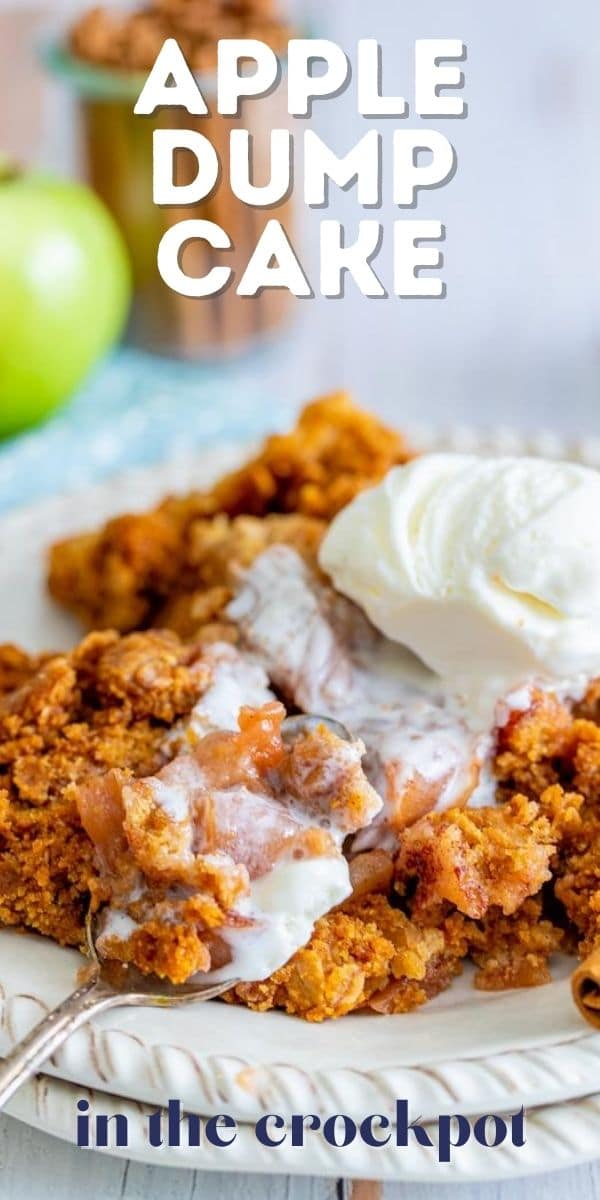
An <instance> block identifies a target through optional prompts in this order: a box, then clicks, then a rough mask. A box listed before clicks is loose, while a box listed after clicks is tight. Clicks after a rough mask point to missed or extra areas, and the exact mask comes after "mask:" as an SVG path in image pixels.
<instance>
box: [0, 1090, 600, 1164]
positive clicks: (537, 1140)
mask: <svg viewBox="0 0 600 1200" xmlns="http://www.w3.org/2000/svg"><path fill="white" fill-rule="evenodd" d="M81 1098H84V1099H86V1100H87V1101H88V1103H89V1105H90V1109H89V1112H90V1115H91V1116H92V1117H93V1116H94V1115H96V1114H99V1113H102V1114H104V1115H106V1116H107V1117H111V1116H114V1115H115V1114H117V1113H121V1114H122V1115H124V1116H125V1117H126V1118H127V1125H128V1139H127V1141H128V1144H127V1146H126V1147H123V1148H121V1149H117V1148H115V1147H113V1146H111V1147H110V1148H108V1149H101V1148H98V1147H95V1146H92V1148H93V1149H98V1152H99V1153H103V1154H109V1155H112V1156H116V1157H121V1158H128V1159H129V1158H130V1159H133V1160H134V1161H136V1162H142V1163H148V1164H151V1165H153V1166H163V1167H179V1168H182V1167H184V1168H187V1169H189V1170H203V1171H225V1172H238V1173H248V1172H251V1173H253V1174H258V1173H260V1174H286V1175H316V1176H320V1177H323V1176H325V1177H329V1178H332V1177H333V1178H339V1177H340V1176H342V1177H344V1178H345V1179H377V1180H382V1181H386V1180H390V1181H393V1180H402V1181H403V1182H417V1181H418V1182H430V1183H469V1182H471V1183H477V1182H482V1181H485V1182H489V1181H490V1180H502V1179H514V1178H518V1177H523V1176H528V1175H537V1174H541V1173H547V1172H548V1171H555V1170H560V1169H564V1168H566V1167H574V1166H577V1165H579V1164H581V1163H585V1162H589V1161H591V1160H593V1159H594V1158H595V1157H596V1150H595V1146H597V1143H598V1138H599V1137H600V1093H594V1094H590V1095H587V1096H584V1097H582V1098H580V1099H579V1100H574V1101H570V1102H568V1103H563V1104H553V1105H541V1106H540V1107H538V1108H535V1109H533V1110H531V1111H530V1112H528V1113H527V1115H526V1126H525V1130H526V1143H525V1145H524V1146H523V1147H520V1148H517V1147H513V1146H512V1145H510V1144H508V1145H507V1144H506V1142H505V1143H504V1144H502V1145H500V1146H497V1147H495V1149H494V1153H493V1154H490V1151H489V1149H488V1148H487V1147H484V1146H481V1145H479V1144H478V1143H477V1142H476V1141H475V1140H474V1139H473V1138H472V1137H471V1138H470V1140H469V1141H468V1142H467V1143H466V1145H464V1146H462V1147H460V1149H458V1150H456V1151H454V1152H453V1159H452V1161H451V1162H450V1163H449V1164H445V1163H439V1162H438V1161H437V1157H436V1151H435V1148H434V1149H433V1150H431V1149H429V1148H427V1147H423V1146H420V1145H418V1144H417V1143H416V1142H415V1141H414V1140H413V1141H412V1142H411V1143H410V1144H409V1146H408V1147H406V1148H404V1147H402V1148H401V1149H398V1148H396V1147H395V1146H394V1145H393V1144H390V1145H388V1146H382V1147H380V1148H379V1149H378V1150H377V1151H374V1150H373V1149H372V1148H369V1147H367V1146H366V1145H364V1144H363V1143H361V1142H360V1141H359V1140H358V1139H357V1140H356V1141H354V1142H353V1143H352V1144H351V1145H349V1146H346V1147H344V1149H343V1150H341V1149H339V1148H335V1147H333V1146H330V1145H328V1144H327V1142H326V1141H325V1140H324V1139H323V1138H322V1137H321V1136H320V1134H318V1135H317V1136H316V1137H313V1139H312V1140H309V1141H308V1142H307V1144H306V1145H305V1146H304V1147H299V1148H296V1149H294V1148H293V1147H291V1146H288V1145H286V1144H285V1143H284V1145H283V1146H279V1147H277V1148H276V1149H269V1148H267V1147H265V1146H263V1145H261V1143H260V1142H259V1141H258V1140H257V1138H256V1136H255V1131H254V1127H253V1125H252V1124H250V1123H244V1122H239V1123H238V1125H237V1130H236V1139H235V1141H234V1142H233V1144H232V1145H231V1146H229V1147H227V1149H217V1148H215V1147H211V1146H209V1145H207V1144H206V1141H205V1140H204V1143H203V1144H202V1145H201V1147H200V1148H198V1149H190V1148H188V1147H181V1148H175V1147H173V1148H168V1147H164V1146H163V1147H161V1148H160V1149H159V1150H154V1149H151V1148H150V1147H149V1146H148V1141H147V1136H146V1124H145V1123H146V1120H147V1117H148V1116H149V1114H150V1112H152V1111H155V1108H153V1107H150V1106H149V1105H144V1104H139V1103H137V1102H135V1101H131V1100H128V1099H126V1098H123V1097H121V1096H117V1095H115V1094H114V1093H109V1092H98V1091H96V1090H95V1089H93V1088H82V1087H77V1086H75V1085H73V1084H70V1083H66V1082H64V1081H63V1080H58V1079H52V1078H50V1077H49V1076H48V1075H38V1076H37V1077H36V1078H35V1079H33V1080H31V1081H30V1082H29V1083H27V1084H25V1085H24V1087H23V1088H21V1090H20V1091H19V1092H18V1093H17V1095H16V1096H15V1097H14V1098H13V1099H12V1100H11V1102H10V1104H9V1105H8V1106H7V1108H6V1112H7V1113H8V1114H9V1115H10V1116H12V1117H15V1118H16V1119H17V1120H19V1121H22V1122H24V1123H25V1124H27V1125H30V1126H33V1127H34V1128H36V1129H39V1130H41V1131H42V1132H44V1133H47V1134H50V1135H51V1136H52V1137H56V1138H59V1139H60V1140H61V1141H65V1142H68V1143H70V1144H72V1145H73V1144H76V1125H75V1121H76V1115H77V1113H76V1109H75V1105H76V1102H77V1100H79V1099H81ZM425 1127H426V1129H427V1131H428V1132H429V1134H430V1137H431V1140H432V1141H434V1143H435V1138H436V1131H435V1126H433V1125H426V1126H425ZM392 1142H393V1139H392Z"/></svg>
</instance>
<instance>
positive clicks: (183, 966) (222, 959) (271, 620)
mask: <svg viewBox="0 0 600 1200" xmlns="http://www.w3.org/2000/svg"><path fill="white" fill-rule="evenodd" d="M596 501H598V502H600V476H599V475H597V474H596V473H595V472H593V471H590V470H588V469H586V468H583V467H578V466H575V465H573V464H567V463H549V462H544V461H543V460H531V459H522V460H519V459H506V458H505V459H495V460H494V459H477V458H475V457H473V456H469V455H447V454H444V455H438V454H429V455H422V456H418V455H415V454H414V453H413V452H412V451H411V449H410V448H409V447H408V446H407V444H406V443H405V441H404V439H403V438H402V437H401V436H400V435H398V434H396V433H393V432H392V431H390V430H388V429H386V428H385V427H384V426H383V425H381V424H380V423H379V422H378V421H377V420H376V419H375V418H374V417H373V416H371V415H368V414H366V413H363V412H361V411H359V410H357V409H356V408H355V407H354V406H353V405H352V404H351V402H350V401H349V400H348V399H347V398H346V397H345V396H343V395H336V396H333V397H329V398H326V399H325V400H320V401H317V402H315V403H314V404H312V405H309V407H308V408H307V409H306V410H305V411H304V413H303V414H302V415H301V417H300V419H299V422H298V425H297V427H296V429H295V430H293V431H292V432H291V433H289V434H285V435H276V436H273V437H271V438H269V439H268V440H267V441H266V443H265V445H264V447H263V448H262V450H261V451H260V452H259V453H258V454H257V455H256V456H255V457H254V458H253V459H252V460H251V461H250V462H249V463H248V464H247V465H246V466H244V467H242V468H241V469H240V470H238V471H236V472H234V473H233V474H230V475H228V476H226V477H225V478H224V479H222V480H221V481H220V482H218V483H217V484H216V485H214V486H213V487H212V488H210V489H207V490H206V491H197V492H194V493H192V494H190V495H187V496H180V497H168V498H167V499H165V500H164V501H163V502H162V503H161V504H160V505H159V506H158V507H157V508H155V509H154V510H152V511H150V512H147V513H138V514H126V515H124V516H121V517H118V518H116V519H113V520H111V521H109V522H108V524H107V525H105V526H104V528H102V529H100V530H98V531H95V532H91V533H85V534H82V535H80V536H77V537H73V538H69V539H67V540H64V541H62V542H61V543H59V544H57V545H56V546H54V547H53V549H52V551H51V556H50V574H49V586H50V591H51V594H52V596H53V597H54V598H55V600H57V601H59V602H60V603H62V604H63V605H65V606H67V607H68V608H69V609H71V611H73V612H74V613H75V614H76V615H77V616H78V617H79V618H80V620H81V621H82V622H83V623H85V625H87V626H88V627H90V628H92V629H94V630H95V632H91V633H89V634H88V635H87V636H86V637H84V639H83V641H82V642H81V643H80V645H79V646H77V647H76V648H75V649H74V650H72V651H71V652H70V653H69V654H62V655H52V654H46V655H43V656H40V657H37V658H32V657H29V656H28V655H27V654H26V653H25V652H24V651H21V650H18V649H17V648H15V647H11V646H6V647H4V648H2V649H1V650H0V920H1V921H2V922H4V923H5V924H13V925H19V926H25V927H27V928H30V929H34V930H38V931H39V932H41V933H44V934H47V935H49V936H50V937H52V938H54V939H55V940H57V941H59V942H61V943H63V944H66V945H75V946H77V945H81V944H82V941H83V923H84V917H85V913H86V911H87V908H88V906H89V905H90V903H91V905H92V907H93V909H94V910H95V911H97V913H98V914H99V915H98V921H99V930H100V949H101V952H102V955H103V956H105V957H106V958H113V959H116V960H118V961H120V962H124V963H132V964H135V965H136V966H137V967H138V968H139V969H141V970H143V971H148V972H153V973H155V974H158V975H159V976H162V977H165V978H168V979H170V980H171V981H173V982H181V981H184V980H188V979H190V978H191V977H192V976H202V977H203V978H207V979H211V980H215V979H228V978H233V977H235V979H237V980H239V982H238V983H237V984H236V986H235V987H234V988H232V990H231V991H230V992H229V993H228V995H227V997H226V998H227V999H228V1000H229V1001H230V1002H232V1003H243V1004H246V1005H248V1006H250V1007H251V1008H255V1009H259V1010H266V1009H269V1008H280V1009H283V1010H285V1011H286V1012H288V1013H290V1014H294V1015H298V1016H301V1017H304V1018H306V1019H308V1020H322V1019H324V1018H327V1017H337V1016H341V1015H343V1014H346V1013H349V1012H351V1011H355V1010H357V1009H368V1010H372V1011H375V1012H382V1013H401V1012H406V1011H409V1010H411V1009H413V1008H415V1007H417V1006H418V1005H421V1004H423V1003H424V1002H425V1001H427V1000H428V999H430V998H432V997H433V996H435V995H436V994H438V993H439V992H440V991H441V990H442V989H444V988H445V987H447V986H448V985H449V984H450V982H451V981H452V979H453V978H454V977H455V976H456V975H457V974H459V973H460V971H461V967H462V964H463V962H464V960H465V959H467V958H470V959H471V960H472V961H473V962H474V963H475V968H476V971H475V985H476V986H477V987H479V988H483V989H489V990H493V989H502V988H509V987H526V986H535V985H537V984H542V983H545V982H547V981H548V980H549V978H550V968H549V962H550V958H551V956H552V955H553V953H555V952H556V951H557V950H558V949H562V950H564V951H567V952H570V953H573V954H576V953H579V954H580V955H586V954H589V953H591V952H594V951H595V950H596V948H600V816H599V812H600V809H599V807H598V806H599V799H600V683H599V682H598V676H600V641H599V638H600V633H599V631H600V616H599V614H600V533H596V529H595V526H594V521H593V512H594V510H595V506H596ZM294 714H298V715H303V714H312V715H313V716H314V720H311V721H310V722H308V723H306V722H304V724H301V725H300V726H298V725H297V723H296V724H295V723H294V721H293V719H292V720H290V717H292V718H293V716H294Z"/></svg>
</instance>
